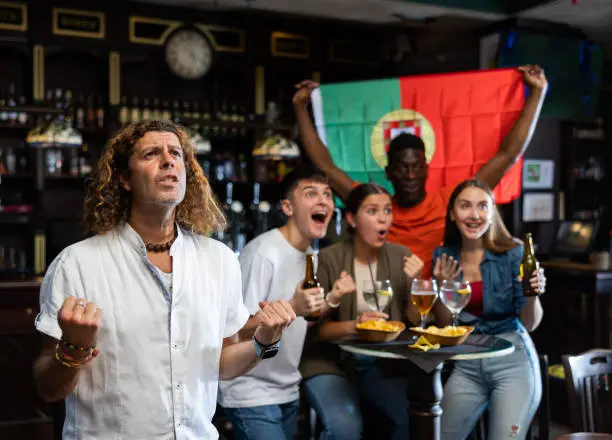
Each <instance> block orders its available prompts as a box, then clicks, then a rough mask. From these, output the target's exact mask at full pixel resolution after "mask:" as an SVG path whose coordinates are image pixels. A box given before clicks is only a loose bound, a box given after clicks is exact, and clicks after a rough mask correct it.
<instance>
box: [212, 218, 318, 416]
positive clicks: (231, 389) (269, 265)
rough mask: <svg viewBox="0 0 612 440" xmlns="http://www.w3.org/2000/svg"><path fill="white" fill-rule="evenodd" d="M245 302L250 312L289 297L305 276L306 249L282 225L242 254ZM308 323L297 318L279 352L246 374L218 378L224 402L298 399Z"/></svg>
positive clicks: (256, 403)
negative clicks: (300, 248) (289, 238)
mask: <svg viewBox="0 0 612 440" xmlns="http://www.w3.org/2000/svg"><path fill="white" fill-rule="evenodd" d="M239 260H240V267H241V269H242V274H243V280H242V284H243V295H244V304H245V306H246V307H247V309H248V310H249V313H250V314H251V315H254V314H255V313H256V312H257V311H258V310H259V301H273V300H279V299H284V300H287V301H288V300H290V299H291V298H292V297H293V295H294V293H295V288H296V287H297V285H298V284H299V283H300V282H301V281H302V280H303V279H304V273H305V270H306V258H305V253H304V252H300V251H298V250H297V249H295V248H294V247H293V246H291V245H290V244H289V242H288V241H287V240H286V239H285V237H284V236H283V234H282V233H281V232H280V230H279V229H272V230H270V231H268V232H266V233H264V234H261V235H259V236H258V237H256V238H255V239H254V240H253V241H251V242H250V243H249V244H247V246H246V247H245V248H244V249H243V251H242V253H241V254H240V257H239ZM306 328H307V324H306V321H305V320H304V318H302V317H298V318H297V319H296V320H295V321H294V322H293V323H292V324H291V325H290V326H289V327H288V328H287V329H286V330H285V331H284V333H283V336H282V338H281V346H280V350H279V352H278V354H277V355H276V356H275V357H274V358H272V359H269V360H266V361H264V362H260V363H259V364H258V365H257V366H255V368H253V369H252V370H251V371H249V372H248V373H247V374H245V375H244V376H241V377H238V378H236V379H232V380H228V381H221V382H219V404H220V405H221V406H224V407H226V408H245V407H252V406H261V405H280V404H283V403H288V402H292V401H294V400H297V399H298V398H299V393H300V391H299V384H300V380H301V375H300V372H299V370H298V367H299V365H300V358H301V356H302V348H303V345H304V338H305V336H306Z"/></svg>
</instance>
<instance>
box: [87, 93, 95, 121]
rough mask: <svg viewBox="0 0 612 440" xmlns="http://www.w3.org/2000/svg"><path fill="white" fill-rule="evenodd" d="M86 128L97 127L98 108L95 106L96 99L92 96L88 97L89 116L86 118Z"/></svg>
mask: <svg viewBox="0 0 612 440" xmlns="http://www.w3.org/2000/svg"><path fill="white" fill-rule="evenodd" d="M85 126H86V127H95V126H96V108H95V104H94V97H93V96H92V95H87V114H86V117H85Z"/></svg>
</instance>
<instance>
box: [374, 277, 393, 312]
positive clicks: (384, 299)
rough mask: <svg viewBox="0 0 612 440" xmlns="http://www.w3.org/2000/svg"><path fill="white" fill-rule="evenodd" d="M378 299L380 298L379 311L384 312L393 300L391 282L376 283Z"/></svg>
mask: <svg viewBox="0 0 612 440" xmlns="http://www.w3.org/2000/svg"><path fill="white" fill-rule="evenodd" d="M376 297H377V298H378V311H379V312H382V311H383V310H385V309H386V308H387V306H388V305H389V303H390V302H391V299H392V298H393V286H392V285H391V280H382V281H377V282H376Z"/></svg>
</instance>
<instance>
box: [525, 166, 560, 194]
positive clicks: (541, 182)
mask: <svg viewBox="0 0 612 440" xmlns="http://www.w3.org/2000/svg"><path fill="white" fill-rule="evenodd" d="M554 182H555V161H554V160H539V159H538V160H536V159H525V160H524V161H523V188H524V189H552V187H553V184H554Z"/></svg>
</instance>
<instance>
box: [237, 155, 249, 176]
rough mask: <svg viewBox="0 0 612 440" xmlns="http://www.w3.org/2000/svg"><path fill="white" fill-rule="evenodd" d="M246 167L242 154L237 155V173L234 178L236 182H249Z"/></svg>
mask: <svg viewBox="0 0 612 440" xmlns="http://www.w3.org/2000/svg"><path fill="white" fill-rule="evenodd" d="M248 166H249V164H248V163H247V160H246V156H245V155H244V154H243V153H240V154H239V155H238V173H237V176H236V180H237V181H238V182H246V181H248V180H249V176H248Z"/></svg>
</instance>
